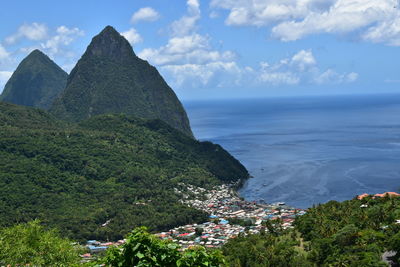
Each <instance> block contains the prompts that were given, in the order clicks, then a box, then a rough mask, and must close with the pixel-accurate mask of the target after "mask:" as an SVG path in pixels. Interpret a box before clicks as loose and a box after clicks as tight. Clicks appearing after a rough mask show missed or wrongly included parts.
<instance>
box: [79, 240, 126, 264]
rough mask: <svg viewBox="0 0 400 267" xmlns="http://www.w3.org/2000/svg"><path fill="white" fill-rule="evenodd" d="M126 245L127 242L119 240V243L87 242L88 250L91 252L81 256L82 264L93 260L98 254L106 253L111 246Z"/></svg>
mask: <svg viewBox="0 0 400 267" xmlns="http://www.w3.org/2000/svg"><path fill="white" fill-rule="evenodd" d="M124 243H125V240H118V241H117V242H100V241H97V240H88V241H87V242H86V248H87V249H88V250H89V252H88V253H85V254H83V255H81V258H82V262H88V261H91V260H93V259H94V258H95V257H94V255H95V254H96V253H98V252H101V251H104V250H106V249H107V248H109V247H110V246H120V245H122V244H124Z"/></svg>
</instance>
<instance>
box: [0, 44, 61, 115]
mask: <svg viewBox="0 0 400 267" xmlns="http://www.w3.org/2000/svg"><path fill="white" fill-rule="evenodd" d="M67 77H68V74H67V73H66V72H65V71H63V70H62V69H61V68H60V67H59V66H58V65H57V64H55V63H54V62H53V61H52V60H51V59H50V58H49V57H48V56H46V55H45V54H43V53H42V52H40V51H39V50H34V51H33V52H31V53H30V54H29V55H28V56H27V57H26V58H25V59H24V60H23V61H22V62H21V63H20V64H19V66H18V67H17V69H16V70H15V72H14V73H13V75H12V76H11V78H10V80H9V81H8V82H7V84H6V86H5V87H4V90H3V93H2V94H1V96H0V100H1V101H4V102H9V103H14V104H18V105H24V106H32V107H39V108H43V109H48V108H50V105H51V104H52V103H53V101H54V99H55V98H56V97H57V96H58V95H59V93H60V92H61V91H62V90H63V89H64V88H65V85H66V82H67Z"/></svg>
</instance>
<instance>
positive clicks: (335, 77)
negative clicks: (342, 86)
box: [314, 69, 358, 84]
mask: <svg viewBox="0 0 400 267" xmlns="http://www.w3.org/2000/svg"><path fill="white" fill-rule="evenodd" d="M357 79H358V74H357V73H355V72H351V73H348V74H340V73H337V72H336V71H334V70H332V69H328V70H326V71H324V72H323V73H321V74H319V75H318V76H316V77H315V79H314V81H315V83H317V84H326V83H351V82H354V81H356V80H357Z"/></svg>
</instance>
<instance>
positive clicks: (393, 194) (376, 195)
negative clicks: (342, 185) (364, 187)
mask: <svg viewBox="0 0 400 267" xmlns="http://www.w3.org/2000/svg"><path fill="white" fill-rule="evenodd" d="M386 195H387V196H389V197H400V194H398V193H396V192H385V193H383V194H375V195H374V196H373V197H372V198H375V197H385V196H386ZM368 196H369V194H367V193H364V194H362V195H358V196H357V199H359V200H361V199H363V198H365V197H368Z"/></svg>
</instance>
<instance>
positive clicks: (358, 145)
mask: <svg viewBox="0 0 400 267" xmlns="http://www.w3.org/2000/svg"><path fill="white" fill-rule="evenodd" d="M184 105H185V108H186V110H187V112H188V116H189V118H190V122H191V126H192V129H193V132H194V134H195V136H196V138H198V139H200V140H209V141H212V142H214V143H218V144H220V145H222V146H223V147H224V148H225V149H227V150H228V151H229V152H230V153H231V154H232V155H234V156H235V157H236V158H237V159H239V160H240V161H241V162H242V163H243V164H244V165H245V166H246V168H247V169H248V170H249V172H250V174H251V175H252V176H253V178H251V179H249V180H248V181H247V182H246V183H245V185H244V186H243V188H242V189H240V191H239V193H240V194H241V195H242V196H243V197H244V198H245V199H247V200H256V201H260V200H264V201H265V202H268V203H273V202H286V203H287V204H289V205H292V206H295V207H299V208H307V207H310V206H312V205H313V204H318V203H324V202H327V201H329V200H338V201H342V200H345V199H351V198H353V197H355V196H356V195H357V194H362V193H371V194H373V193H381V192H386V191H399V190H400V95H369V96H329V97H293V98H266V99H243V100H213V101H186V102H184Z"/></svg>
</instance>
